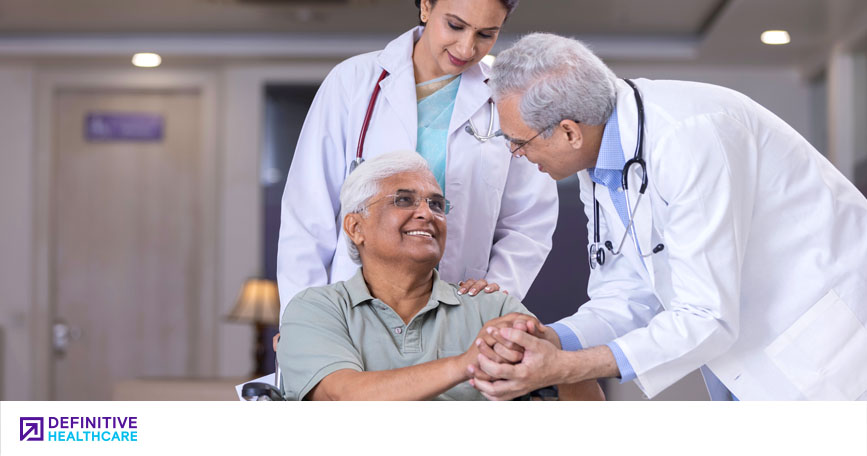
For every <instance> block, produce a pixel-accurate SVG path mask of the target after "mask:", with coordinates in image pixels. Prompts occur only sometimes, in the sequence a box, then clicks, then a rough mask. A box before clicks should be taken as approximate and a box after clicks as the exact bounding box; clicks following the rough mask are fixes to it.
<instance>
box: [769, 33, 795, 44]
mask: <svg viewBox="0 0 867 456" xmlns="http://www.w3.org/2000/svg"><path fill="white" fill-rule="evenodd" d="M790 41H792V40H791V38H790V37H789V32H787V31H785V30H765V31H764V32H762V43H765V44H789V42H790Z"/></svg>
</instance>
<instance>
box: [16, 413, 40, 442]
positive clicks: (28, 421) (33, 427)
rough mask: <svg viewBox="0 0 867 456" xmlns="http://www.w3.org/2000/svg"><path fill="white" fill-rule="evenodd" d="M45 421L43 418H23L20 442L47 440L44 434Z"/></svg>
mask: <svg viewBox="0 0 867 456" xmlns="http://www.w3.org/2000/svg"><path fill="white" fill-rule="evenodd" d="M44 425H45V421H44V420H43V418H42V417H37V416H22V417H21V428H20V430H21V438H20V441H22V442H23V441H25V440H27V441H39V440H45V435H44V434H43V433H42V431H43V428H44Z"/></svg>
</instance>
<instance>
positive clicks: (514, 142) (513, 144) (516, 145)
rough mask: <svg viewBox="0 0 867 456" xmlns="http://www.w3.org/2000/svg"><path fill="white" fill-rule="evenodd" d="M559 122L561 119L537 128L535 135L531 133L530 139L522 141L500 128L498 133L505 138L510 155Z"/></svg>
mask: <svg viewBox="0 0 867 456" xmlns="http://www.w3.org/2000/svg"><path fill="white" fill-rule="evenodd" d="M560 122H562V120H560V121H558V122H557V123H555V124H552V125H548V126H547V127H545V128H543V129H541V130H539V132H538V133H536V134H535V135H533V137H532V138H530V139H528V140H526V141H522V140H520V139H514V138H510V137H509V135H507V134H505V133H503V132H502V130H501V131H500V134H501V135H502V136H503V137H504V138H506V147H508V148H509V152H510V153H511V154H512V155H515V153H516V152H518V151H519V150H521V148H522V147H524V146H526V145H527V144H530V141H532V140H534V139H536V137H537V136H539V135H541V134H542V133H545V132H546V131H548V130H550V129H552V128H554V127H556V126H557V125H560ZM574 122H575V123H579V122H578V121H577V120H575V121H574Z"/></svg>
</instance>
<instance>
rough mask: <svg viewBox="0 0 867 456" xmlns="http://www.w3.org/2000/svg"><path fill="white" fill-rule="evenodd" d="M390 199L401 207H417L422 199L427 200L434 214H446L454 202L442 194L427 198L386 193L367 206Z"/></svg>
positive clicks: (396, 205) (407, 194) (410, 194)
mask: <svg viewBox="0 0 867 456" xmlns="http://www.w3.org/2000/svg"><path fill="white" fill-rule="evenodd" d="M388 199H391V204H394V206H395V207H397V208H400V209H415V208H417V207H418V206H419V205H420V204H421V202H422V200H424V201H425V202H427V207H428V208H430V211H431V212H433V213H434V215H439V216H443V215H446V214H448V213H449V211H451V210H452V203H451V202H450V201H449V200H447V199H445V198H444V197H442V196H431V197H429V198H425V197H421V196H417V195H414V194H412V193H397V194H394V195H386V196H383V197H382V198H379V199H378V200H375V201H373V202H371V203H370V204H368V205H367V207H370V206H373V205H374V204H376V203H378V202H380V201H387V200H388Z"/></svg>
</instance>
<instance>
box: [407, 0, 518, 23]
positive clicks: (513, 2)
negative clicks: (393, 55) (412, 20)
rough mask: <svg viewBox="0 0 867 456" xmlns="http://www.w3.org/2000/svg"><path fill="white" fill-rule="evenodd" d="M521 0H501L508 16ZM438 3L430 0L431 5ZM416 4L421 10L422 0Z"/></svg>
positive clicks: (435, 0)
mask: <svg viewBox="0 0 867 456" xmlns="http://www.w3.org/2000/svg"><path fill="white" fill-rule="evenodd" d="M519 1H520V0H500V3H501V4H502V5H503V8H506V18H508V17H509V15H511V14H512V11H515V8H517V7H518V2H519ZM436 4H437V0H430V6H431V8H433V7H434V6H435V5H436ZM415 6H416V7H417V8H418V9H419V11H421V0H415ZM418 23H419V25H424V22H422V21H420V20H419V21H418Z"/></svg>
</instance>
